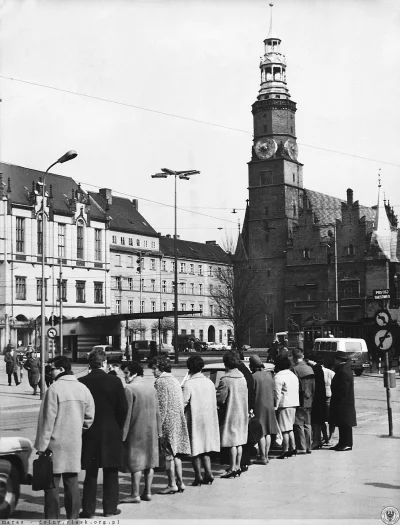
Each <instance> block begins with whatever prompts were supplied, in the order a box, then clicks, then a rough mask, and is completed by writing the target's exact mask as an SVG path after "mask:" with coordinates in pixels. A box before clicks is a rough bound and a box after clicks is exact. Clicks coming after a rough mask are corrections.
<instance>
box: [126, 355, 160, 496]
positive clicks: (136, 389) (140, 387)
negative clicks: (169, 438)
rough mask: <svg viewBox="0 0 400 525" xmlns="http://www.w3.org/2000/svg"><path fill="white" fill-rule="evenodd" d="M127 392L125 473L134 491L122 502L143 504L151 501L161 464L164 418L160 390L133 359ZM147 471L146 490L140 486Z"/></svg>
mask: <svg viewBox="0 0 400 525" xmlns="http://www.w3.org/2000/svg"><path fill="white" fill-rule="evenodd" d="M124 376H125V382H126V388H125V395H126V399H127V402H128V415H127V418H126V420H125V425H124V431H123V437H122V439H123V464H122V468H121V470H122V472H130V473H131V494H130V496H128V497H126V498H124V499H122V500H121V503H140V502H141V501H150V500H151V485H152V482H153V476H154V468H155V467H157V466H158V464H159V456H158V438H159V436H161V420H160V412H159V408H158V399H157V392H156V391H155V389H154V386H153V385H152V384H151V383H150V382H149V381H145V380H144V378H143V367H142V366H141V365H140V364H139V363H136V362H135V361H134V362H130V363H128V365H127V366H126V367H125V368H124ZM142 472H143V473H144V490H143V493H142V494H141V495H140V492H139V486H140V480H141V477H142Z"/></svg>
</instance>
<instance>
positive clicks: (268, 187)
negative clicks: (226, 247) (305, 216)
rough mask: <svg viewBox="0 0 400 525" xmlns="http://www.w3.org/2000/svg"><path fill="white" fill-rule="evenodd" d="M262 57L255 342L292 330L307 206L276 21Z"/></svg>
mask: <svg viewBox="0 0 400 525" xmlns="http://www.w3.org/2000/svg"><path fill="white" fill-rule="evenodd" d="M270 6H271V18H270V27H269V32H268V36H267V38H266V39H265V40H264V55H263V56H262V57H261V62H260V72H261V85H260V90H259V93H258V96H257V100H256V102H255V103H254V104H253V106H252V113H253V122H254V137H253V147H252V157H251V161H250V162H249V164H248V166H249V205H248V209H247V214H246V220H247V224H246V232H247V243H246V244H247V251H248V257H249V261H250V264H251V265H252V267H253V268H254V269H257V272H258V273H259V276H260V281H259V282H260V286H262V294H263V299H264V304H265V316H260V319H259V320H258V321H257V322H256V325H257V326H255V327H254V329H253V330H252V334H251V340H252V341H251V344H252V346H255V345H260V346H265V344H266V343H268V342H271V340H272V337H273V333H275V332H279V331H284V330H285V329H286V320H285V272H286V252H287V247H288V246H290V245H291V244H292V239H293V230H294V229H295V228H296V227H297V224H298V216H299V208H301V207H302V206H303V191H302V188H303V173H302V164H301V163H300V162H299V161H298V147H297V142H296V124H295V114H296V103H295V102H293V100H291V98H290V93H289V89H288V87H287V82H286V57H285V55H283V54H282V53H281V39H280V38H279V37H278V36H277V34H276V33H275V30H274V28H273V23H272V22H273V20H272V7H273V4H270Z"/></svg>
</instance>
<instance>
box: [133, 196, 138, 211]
mask: <svg viewBox="0 0 400 525" xmlns="http://www.w3.org/2000/svg"><path fill="white" fill-rule="evenodd" d="M132 204H133V207H134V208H135V210H138V209H139V201H138V200H137V199H132Z"/></svg>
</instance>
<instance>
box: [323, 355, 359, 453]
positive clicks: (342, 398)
mask: <svg viewBox="0 0 400 525" xmlns="http://www.w3.org/2000/svg"><path fill="white" fill-rule="evenodd" d="M335 371H336V374H335V376H334V378H333V379H332V383H331V390H332V397H331V405H330V412H329V423H330V424H331V425H334V426H337V427H339V441H338V443H337V445H335V446H334V447H331V449H330V450H336V451H338V452H344V451H347V450H352V448H353V427H355V426H357V419H356V408H355V402H354V379H353V371H352V369H351V367H350V363H349V362H348V357H347V354H346V352H341V351H338V352H336V354H335Z"/></svg>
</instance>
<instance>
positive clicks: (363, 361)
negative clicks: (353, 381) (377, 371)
mask: <svg viewBox="0 0 400 525" xmlns="http://www.w3.org/2000/svg"><path fill="white" fill-rule="evenodd" d="M338 351H341V352H346V353H347V354H348V356H349V359H350V366H351V369H352V370H354V373H355V374H356V376H360V375H361V374H362V373H363V371H364V368H368V367H369V359H368V348H367V343H366V342H365V341H364V339H356V338H352V337H326V338H325V337H318V338H317V339H315V341H314V347H313V353H314V355H315V356H316V357H322V359H323V360H324V366H326V367H328V368H333V366H334V364H335V354H336V352H338Z"/></svg>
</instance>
